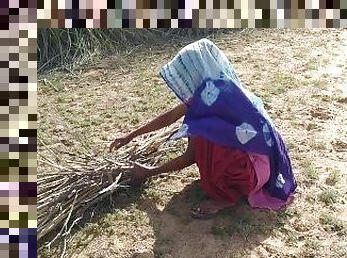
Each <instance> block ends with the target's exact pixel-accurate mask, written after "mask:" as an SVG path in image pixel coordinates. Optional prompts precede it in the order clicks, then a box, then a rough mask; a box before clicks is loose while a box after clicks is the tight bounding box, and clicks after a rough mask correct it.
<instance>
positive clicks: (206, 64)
mask: <svg viewBox="0 0 347 258" xmlns="http://www.w3.org/2000/svg"><path fill="white" fill-rule="evenodd" d="M160 75H161V76H162V78H163V79H164V80H165V82H166V84H167V85H168V86H169V87H170V88H171V90H172V91H173V92H175V94H176V95H177V96H178V97H179V98H180V99H181V100H182V101H183V102H184V103H187V101H188V100H189V99H190V98H191V97H192V96H193V94H194V92H195V91H196V89H197V88H198V87H199V86H200V85H201V83H202V82H203V81H204V80H206V79H208V78H209V79H221V78H225V79H229V80H232V81H233V82H234V83H235V84H240V82H239V79H238V77H237V75H236V73H235V72H234V69H233V67H232V65H231V64H230V62H229V60H228V58H227V57H226V56H225V55H224V53H223V52H222V51H220V50H219V48H218V47H217V46H216V45H215V44H214V43H213V42H211V41H210V40H208V39H201V40H198V41H196V42H194V43H191V44H189V45H187V46H186V47H184V48H183V49H181V50H180V51H179V52H178V54H177V55H176V56H175V57H174V58H173V59H172V60H171V61H170V62H169V63H168V64H166V65H165V66H164V67H163V68H162V69H161V70H160Z"/></svg>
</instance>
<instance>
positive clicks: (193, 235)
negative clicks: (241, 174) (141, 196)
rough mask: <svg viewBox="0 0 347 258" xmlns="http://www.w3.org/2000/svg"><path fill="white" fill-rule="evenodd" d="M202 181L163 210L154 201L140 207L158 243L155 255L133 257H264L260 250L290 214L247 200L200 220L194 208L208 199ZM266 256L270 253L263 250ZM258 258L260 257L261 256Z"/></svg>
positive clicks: (155, 247)
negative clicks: (253, 206) (256, 206)
mask: <svg viewBox="0 0 347 258" xmlns="http://www.w3.org/2000/svg"><path fill="white" fill-rule="evenodd" d="M199 184H200V183H199V181H198V180H197V181H195V182H193V183H191V184H190V185H187V186H186V187H185V188H184V189H183V190H182V191H181V192H179V193H177V194H175V195H174V196H173V197H172V199H171V200H170V201H169V203H168V205H166V207H165V208H164V209H163V210H162V211H161V210H159V209H158V208H157V205H156V203H155V202H154V201H153V200H151V199H146V200H144V201H143V202H142V203H141V204H140V207H139V208H140V209H142V210H143V211H145V212H146V213H147V214H148V217H149V219H150V223H151V224H152V227H153V230H154V234H155V243H154V247H153V253H136V254H134V255H133V257H136V258H141V257H153V255H154V257H180V258H182V257H239V256H244V255H249V254H254V255H257V254H258V255H261V254H259V253H257V252H259V250H258V249H259V248H258V249H257V250H254V249H255V248H256V247H258V246H259V245H261V242H263V241H264V240H265V239H267V238H268V237H269V236H271V235H272V234H273V229H275V228H278V227H280V226H281V225H283V223H284V220H285V219H286V217H287V213H286V211H285V210H284V211H280V212H273V211H269V210H255V209H251V208H250V207H249V205H248V204H247V202H246V200H243V201H240V202H239V203H238V204H237V205H236V206H234V207H233V208H230V209H226V210H224V211H221V212H220V213H219V214H218V215H216V216H215V217H214V218H212V219H208V220H197V219H193V218H192V217H191V215H190V209H191V207H192V206H193V205H194V204H197V203H199V202H200V201H202V200H203V199H205V198H206V196H205V195H204V194H203V193H202V190H201V188H200V185H199ZM260 249H261V250H260V252H262V255H264V252H266V250H265V249H264V248H262V247H260ZM257 257H258V256H257Z"/></svg>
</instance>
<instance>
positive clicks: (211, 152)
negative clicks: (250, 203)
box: [192, 138, 257, 204]
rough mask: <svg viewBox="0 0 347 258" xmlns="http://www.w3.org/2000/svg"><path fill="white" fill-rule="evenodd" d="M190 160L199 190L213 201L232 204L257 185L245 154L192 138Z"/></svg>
mask: <svg viewBox="0 0 347 258" xmlns="http://www.w3.org/2000/svg"><path fill="white" fill-rule="evenodd" d="M192 140H193V145H194V156H195V162H196V163H197V165H198V167H199V171H200V178H201V187H202V189H203V190H204V191H205V192H206V193H207V194H208V195H209V196H210V197H211V198H213V199H216V200H223V201H229V202H231V203H232V204H235V203H236V202H237V201H238V200H239V199H240V198H241V197H242V196H245V195H248V194H249V193H250V192H251V191H252V190H253V189H254V188H255V186H256V184H257V177H256V173H255V171H254V168H253V164H252V161H251V159H250V158H249V155H248V154H247V153H246V152H243V151H240V150H236V149H232V148H229V147H224V146H220V145H217V144H214V143H212V142H210V141H208V140H206V139H204V138H193V139H192Z"/></svg>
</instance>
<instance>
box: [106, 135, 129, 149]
mask: <svg viewBox="0 0 347 258" xmlns="http://www.w3.org/2000/svg"><path fill="white" fill-rule="evenodd" d="M131 140H132V138H131V137H130V136H124V137H121V138H117V139H115V140H114V141H113V142H112V143H111V145H110V152H112V151H113V150H117V149H119V148H120V147H122V146H124V145H125V144H127V143H128V142H130V141H131Z"/></svg>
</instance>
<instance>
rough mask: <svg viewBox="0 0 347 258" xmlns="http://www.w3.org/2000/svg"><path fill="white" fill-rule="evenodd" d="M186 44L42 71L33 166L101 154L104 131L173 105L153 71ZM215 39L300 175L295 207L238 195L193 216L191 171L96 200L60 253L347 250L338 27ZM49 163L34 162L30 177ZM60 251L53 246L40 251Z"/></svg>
mask: <svg viewBox="0 0 347 258" xmlns="http://www.w3.org/2000/svg"><path fill="white" fill-rule="evenodd" d="M191 41H193V40H192V39H191V40H187V39H184V40H180V39H177V42H168V43H167V44H165V45H162V46H153V48H149V47H140V48H138V49H136V50H135V51H133V52H130V53H123V54H120V55H117V56H110V57H107V58H105V59H104V60H100V61H98V62H96V63H95V64H93V65H90V66H89V67H86V68H84V69H82V70H81V71H76V72H75V74H71V73H69V74H64V73H54V74H52V75H47V76H45V78H42V80H40V81H39V99H38V106H39V135H38V137H39V155H38V158H39V161H40V160H41V157H46V158H48V159H51V160H52V161H54V162H57V163H59V160H61V159H67V158H73V156H78V155H84V154H85V153H94V154H95V153H96V154H98V153H99V154H100V155H104V153H106V151H107V147H108V145H109V143H110V142H111V140H112V139H113V138H114V137H116V136H120V135H122V134H125V133H126V132H128V131H129V130H131V129H133V128H135V127H137V126H139V125H141V124H143V123H145V122H146V121H147V120H149V119H152V118H154V117H155V116H156V115H158V114H160V113H162V112H163V111H165V110H169V109H170V108H171V107H173V106H174V105H175V104H176V103H178V100H177V99H176V97H175V96H174V94H173V93H171V92H170V91H169V90H168V88H167V87H166V86H165V84H164V82H163V81H162V80H161V78H160V77H159V75H158V70H159V68H160V67H161V66H162V65H164V64H165V63H166V62H168V61H169V60H170V59H171V58H172V57H173V56H174V55H175V54H176V53H177V51H178V50H179V49H180V48H181V47H182V46H184V45H185V44H188V43H189V42H191ZM213 41H214V42H215V43H216V44H217V45H218V46H219V47H220V48H221V49H222V50H223V51H225V53H226V55H227V56H228V58H229V59H230V60H231V61H232V63H233V64H234V66H235V68H236V71H237V73H238V74H239V76H240V78H241V80H242V82H243V83H244V84H245V85H246V87H248V88H249V89H250V90H252V91H253V92H254V93H255V94H256V95H258V96H260V97H261V98H262V99H263V100H264V102H265V105H266V108H267V110H268V112H269V114H270V116H271V117H272V118H273V120H274V122H275V124H276V126H277V127H278V130H279V131H280V132H281V134H282V136H283V138H284V140H285V142H286V144H287V147H288V149H289V153H290V156H291V159H292V164H293V166H294V171H295V175H296V177H297V181H298V189H297V193H296V197H295V200H294V202H293V203H292V204H291V205H290V206H289V207H288V208H286V209H285V210H282V211H280V212H273V211H266V210H253V209H251V208H250V207H249V206H248V204H247V203H246V201H241V202H240V203H239V204H238V205H236V206H235V207H233V208H231V209H228V210H226V211H223V212H221V214H219V215H218V216H216V217H215V218H213V219H210V220H204V221H201V220H194V219H192V218H191V217H190V216H189V210H190V207H191V206H192V205H194V204H195V203H197V202H199V201H200V200H202V199H204V198H205V196H204V194H203V193H202V191H201V189H200V187H199V182H198V179H199V174H198V170H197V167H196V166H192V167H190V168H187V169H184V170H183V171H180V172H177V173H175V174H173V175H172V176H166V177H158V178H153V179H152V180H150V181H149V182H147V183H146V184H145V185H144V186H143V187H142V188H141V189H138V190H136V191H133V192H132V193H131V194H130V196H128V197H124V196H123V197H119V198H117V199H116V204H115V205H114V206H112V205H111V204H110V203H109V202H108V201H105V202H103V203H101V204H100V205H98V206H97V207H95V209H94V211H93V212H94V213H93V212H92V214H96V215H95V216H93V217H92V218H90V219H88V220H87V221H85V222H84V223H83V224H81V225H78V226H77V227H76V230H75V232H74V233H73V234H72V235H71V238H70V240H69V243H68V245H67V250H66V257H76V258H77V257H189V258H190V257H347V226H346V224H347V205H346V203H347V199H346V196H347V195H346V194H347V184H346V183H347V179H346V178H347V175H346V174H347V173H346V168H347V62H346V61H347V30H306V29H301V30H278V29H272V30H244V31H242V32H230V33H226V34H222V35H218V36H216V37H215V38H214V39H213ZM182 148H184V142H182ZM50 150H55V152H54V153H55V154H54V153H53V152H52V151H50ZM174 155H175V154H172V156H174ZM52 170H54V168H51V167H49V166H47V165H46V164H44V163H42V162H39V171H38V173H46V172H48V171H52ZM61 252H62V246H61V245H57V246H55V247H53V248H52V249H51V250H46V249H44V248H43V249H41V250H40V256H41V257H58V256H59V255H60V253H61Z"/></svg>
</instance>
